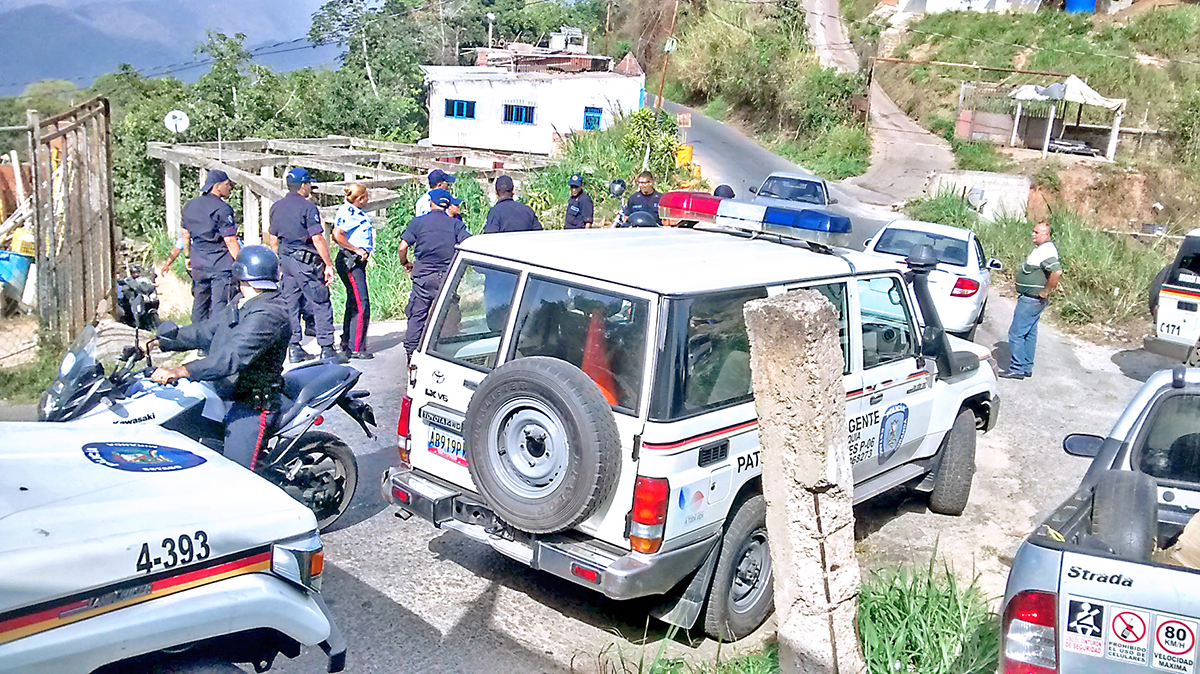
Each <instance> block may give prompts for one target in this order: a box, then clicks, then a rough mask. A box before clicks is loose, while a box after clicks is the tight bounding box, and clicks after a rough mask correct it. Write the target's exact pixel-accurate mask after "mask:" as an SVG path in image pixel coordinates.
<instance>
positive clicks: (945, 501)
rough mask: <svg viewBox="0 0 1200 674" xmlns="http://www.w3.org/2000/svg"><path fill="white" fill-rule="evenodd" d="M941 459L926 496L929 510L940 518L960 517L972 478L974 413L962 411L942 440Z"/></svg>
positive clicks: (969, 492) (965, 503)
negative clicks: (942, 516) (930, 490)
mask: <svg viewBox="0 0 1200 674" xmlns="http://www.w3.org/2000/svg"><path fill="white" fill-rule="evenodd" d="M939 451H940V452H941V455H942V458H941V461H940V462H939V463H938V468H937V475H936V476H934V479H933V491H932V492H930V493H929V509H930V510H932V511H933V512H935V513H941V514H943V515H961V514H962V512H963V510H965V509H966V507H967V497H969V496H970V495H971V480H972V479H974V477H975V413H974V412H972V411H971V410H961V411H960V412H959V413H958V417H957V418H955V419H954V425H953V426H951V427H950V432H949V433H947V434H946V438H945V439H944V440H942V446H941V449H940V450H939Z"/></svg>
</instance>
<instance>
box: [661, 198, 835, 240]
mask: <svg viewBox="0 0 1200 674" xmlns="http://www.w3.org/2000/svg"><path fill="white" fill-rule="evenodd" d="M658 214H659V217H660V218H662V219H666V220H684V221H691V222H695V223H706V224H712V225H716V226H718V227H728V228H730V229H738V230H742V231H752V232H770V233H773V234H781V235H784V236H791V237H795V238H800V239H813V240H821V241H822V242H826V243H832V244H834V245H837V242H836V241H831V240H828V239H829V237H830V235H838V234H849V233H850V230H851V227H850V219H849V218H847V217H844V216H841V215H833V214H831V213H825V212H822V211H818V210H815V209H811V208H787V207H782V206H766V205H763V204H756V203H750V202H745V201H736V200H734V199H722V198H721V197H717V196H713V195H711V194H708V193H707V192H667V193H665V194H663V195H662V198H661V199H659V202H658Z"/></svg>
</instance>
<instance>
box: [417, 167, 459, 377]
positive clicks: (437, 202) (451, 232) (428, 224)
mask: <svg viewBox="0 0 1200 674" xmlns="http://www.w3.org/2000/svg"><path fill="white" fill-rule="evenodd" d="M429 203H430V207H431V208H432V209H433V210H431V211H430V212H429V213H427V214H425V215H422V216H420V217H417V218H413V219H412V220H411V221H409V223H408V227H407V228H406V229H405V230H404V233H403V234H401V235H400V264H402V265H403V266H404V269H405V270H406V271H408V275H409V276H411V277H412V291H411V292H409V294H408V306H407V307H405V309H404V314H405V315H406V316H408V331H407V332H406V333H405V334H404V351H405V353H407V354H408V357H409V360H411V359H412V355H413V352H414V351H416V350H417V346H419V345H420V343H421V335H422V334H423V333H424V332H425V323H426V322H428V320H429V309H430V307H432V306H433V302H434V300H436V299H437V295H438V292H439V291H440V290H441V289H442V282H443V281H445V279H446V272H447V271H449V270H450V261H451V260H453V259H454V247H455V246H457V245H458V244H460V243H462V242H463V241H465V240H466V239H467V237H469V236H471V234H470V232H468V231H467V227H466V225H464V224H463V221H462V220H458V219H456V218H453V217H450V215H448V214H447V213H446V209H447V208H449V207H451V206H457V205H459V204H461V203H462V199H456V198H454V195H453V194H450V192H449V191H448V190H443V189H436V190H431V191H430V193H429ZM409 249H412V251H413V257H414V258H416V261H415V262H412V261H409V259H408V251H409Z"/></svg>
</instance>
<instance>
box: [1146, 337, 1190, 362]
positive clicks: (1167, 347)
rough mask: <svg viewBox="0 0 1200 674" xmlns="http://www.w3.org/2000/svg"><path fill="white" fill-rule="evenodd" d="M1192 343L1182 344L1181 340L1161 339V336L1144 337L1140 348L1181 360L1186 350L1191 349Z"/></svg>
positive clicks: (1185, 355)
mask: <svg viewBox="0 0 1200 674" xmlns="http://www.w3.org/2000/svg"><path fill="white" fill-rule="evenodd" d="M1192 346H1193V345H1192V344H1184V343H1181V342H1176V341H1172V340H1169V339H1163V338H1162V337H1149V336H1147V337H1145V338H1143V339H1142V348H1144V349H1146V350H1147V351H1149V352H1150V353H1154V354H1158V355H1160V356H1165V357H1167V358H1171V359H1172V360H1178V361H1179V362H1181V363H1182V362H1183V361H1184V360H1186V359H1187V355H1188V351H1189V350H1191V348H1192Z"/></svg>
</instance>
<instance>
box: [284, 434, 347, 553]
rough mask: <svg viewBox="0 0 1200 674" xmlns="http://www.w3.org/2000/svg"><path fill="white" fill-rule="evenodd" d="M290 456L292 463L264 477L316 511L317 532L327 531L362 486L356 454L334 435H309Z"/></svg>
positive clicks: (286, 462)
mask: <svg viewBox="0 0 1200 674" xmlns="http://www.w3.org/2000/svg"><path fill="white" fill-rule="evenodd" d="M290 454H291V457H290V458H289V460H287V461H283V462H281V463H280V464H276V465H275V466H273V467H272V468H271V469H269V470H268V472H267V473H266V474H265V475H263V477H265V478H266V479H268V480H270V481H271V482H273V483H274V484H276V485H277V486H279V487H280V488H282V489H283V490H284V491H285V492H287V493H288V495H289V496H291V497H292V498H294V499H296V500H297V501H299V502H300V503H302V504H304V505H305V506H306V507H307V508H308V509H309V510H312V511H313V514H314V515H316V517H317V528H318V529H319V530H321V531H324V530H325V529H326V528H328V527H330V526H332V525H333V523H334V522H336V521H337V520H338V518H340V517H341V516H342V514H343V513H345V512H346V509H347V508H349V507H350V500H351V499H352V498H353V497H354V489H355V487H357V486H358V462H357V461H355V459H354V452H352V451H350V447H349V446H347V445H346V443H344V442H342V440H341V438H339V437H337V436H336V435H333V434H332V433H324V432H322V431H308V432H306V433H304V434H303V435H301V436H300V437H299V439H297V440H296V444H295V445H294V446H293V447H292V449H291V452H290ZM288 475H294V477H292V478H291V479H289V478H288Z"/></svg>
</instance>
